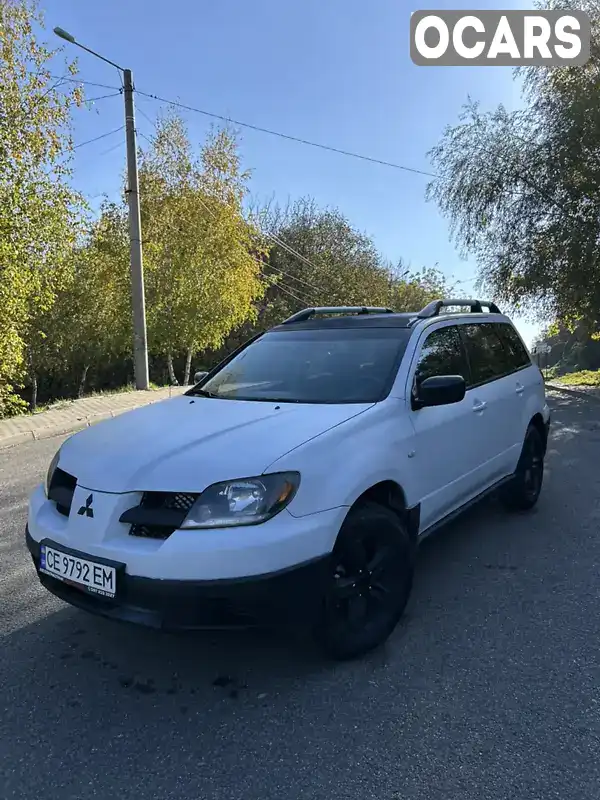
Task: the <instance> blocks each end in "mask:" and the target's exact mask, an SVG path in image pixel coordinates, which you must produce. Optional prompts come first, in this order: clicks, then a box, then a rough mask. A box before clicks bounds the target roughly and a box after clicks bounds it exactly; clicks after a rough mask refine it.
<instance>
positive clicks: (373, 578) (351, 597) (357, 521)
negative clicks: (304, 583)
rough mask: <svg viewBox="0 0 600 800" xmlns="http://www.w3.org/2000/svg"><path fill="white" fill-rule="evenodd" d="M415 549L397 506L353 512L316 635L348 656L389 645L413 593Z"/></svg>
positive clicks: (343, 533) (341, 655)
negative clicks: (395, 510) (388, 640)
mask: <svg viewBox="0 0 600 800" xmlns="http://www.w3.org/2000/svg"><path fill="white" fill-rule="evenodd" d="M413 561H414V559H413V547H412V545H411V542H410V538H409V535H408V532H407V531H406V528H405V527H404V525H403V524H402V522H401V520H400V518H399V516H398V515H397V514H395V513H394V512H393V511H392V510H391V509H389V508H386V507H385V506H380V505H379V504H377V503H365V504H364V505H362V506H360V507H357V508H356V509H353V510H352V511H350V513H349V514H348V517H347V518H346V520H345V522H344V524H343V526H342V529H341V530H340V533H339V536H338V539H337V542H336V545H335V548H334V550H333V554H332V559H331V573H330V576H329V581H328V585H327V587H326V592H325V598H324V602H323V607H322V611H321V616H320V619H319V621H318V624H317V627H316V631H315V635H316V639H317V641H318V643H319V644H320V645H321V647H322V648H323V649H324V650H325V652H327V653H328V654H329V655H330V656H332V657H333V658H336V659H339V660H342V659H349V658H354V657H356V656H360V655H363V654H364V653H367V652H368V651H370V650H372V649H374V648H375V647H377V646H379V645H381V644H383V642H385V641H386V639H387V638H388V637H389V636H390V634H391V633H392V631H393V630H394V628H395V627H396V625H397V623H398V621H399V619H400V617H401V616H402V613H403V612H404V609H405V607H406V604H407V602H408V598H409V596H410V592H411V588H412V581H413V570H414V566H413Z"/></svg>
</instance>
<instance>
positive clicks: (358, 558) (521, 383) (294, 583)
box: [27, 300, 550, 658]
mask: <svg viewBox="0 0 600 800" xmlns="http://www.w3.org/2000/svg"><path fill="white" fill-rule="evenodd" d="M465 306H466V307H467V311H466V312H454V313H449V309H450V308H453V307H456V308H459V307H465ZM484 308H485V309H487V311H485V310H484ZM549 422H550V413H549V409H548V406H547V404H546V399H545V390H544V382H543V378H542V375H541V373H540V370H539V369H538V368H537V367H536V366H535V365H534V364H533V363H532V361H531V357H530V355H529V353H528V351H527V349H526V347H525V346H524V344H523V342H522V340H521V338H520V337H519V335H518V333H517V332H516V330H515V329H514V327H513V326H512V324H511V323H510V321H509V319H508V318H507V317H505V316H503V315H502V314H501V313H500V312H499V310H498V309H497V307H496V306H495V305H494V304H493V303H482V302H480V301H476V300H448V301H436V302H434V303H431V304H430V305H428V306H427V307H426V308H424V309H423V310H422V311H421V312H420V313H414V314H397V313H394V312H392V311H390V310H389V309H382V308H379V309H377V308H311V309H306V310H305V311H301V312H299V313H298V314H295V315H294V316H293V317H291V318H290V319H288V320H287V321H286V322H284V323H283V324H281V325H279V326H277V327H275V328H273V329H272V330H270V331H267V332H266V333H263V334H260V335H258V336H256V337H254V338H253V339H252V340H251V341H250V342H248V343H246V344H245V345H243V346H242V347H241V348H240V349H238V350H237V351H236V352H235V353H233V354H232V355H231V356H230V357H229V358H228V359H226V360H225V361H224V362H223V363H221V364H219V366H217V367H216V368H215V369H213V370H212V371H211V372H209V373H208V374H207V375H206V376H204V377H203V378H202V380H201V382H200V383H198V384H197V385H196V386H194V387H193V388H191V389H190V390H189V391H188V392H186V394H185V395H180V396H178V397H175V398H173V399H170V400H166V401H164V402H161V403H156V404H153V405H150V406H146V407H144V408H141V409H137V410H135V411H130V412H128V413H126V414H123V415H121V416H119V417H117V418H115V419H111V420H108V421H106V422H102V423H100V424H99V425H95V426H94V427H91V428H88V429H86V430H84V431H81V432H79V433H76V434H75V435H74V436H72V437H71V438H70V439H68V440H67V441H66V442H65V443H64V444H63V446H62V447H61V448H60V450H59V451H58V453H57V454H56V456H55V457H54V459H53V461H52V463H51V465H50V469H49V471H48V476H47V481H46V485H45V486H40V487H38V488H37V489H36V490H35V492H34V493H33V495H32V497H31V499H30V505H29V520H28V526H27V543H28V546H29V550H30V551H31V554H32V556H33V560H34V563H35V566H36V569H37V571H38V574H39V578H40V580H41V582H42V583H43V585H44V586H45V587H46V588H47V589H49V590H50V591H51V592H53V593H54V594H55V595H57V596H58V597H60V598H62V599H64V600H66V601H67V602H69V603H72V604H73V605H75V606H78V607H80V608H83V609H86V610H88V611H91V612H94V613H97V614H102V615H104V616H106V617H111V618H114V619H119V620H127V621H130V622H137V623H141V624H146V625H150V626H154V627H162V628H170V629H173V628H180V629H181V628H207V627H224V626H231V625H233V626H248V625H255V624H265V623H267V624H273V623H283V624H295V623H303V624H308V625H309V627H310V630H311V631H313V632H314V634H315V635H316V637H317V640H318V642H319V643H320V644H321V645H322V646H323V647H324V648H325V649H326V651H328V652H329V653H330V654H331V655H333V656H334V657H337V658H349V657H352V656H356V655H358V654H361V653H364V652H366V651H368V650H369V649H371V648H373V647H375V646H376V645H378V644H380V643H382V642H383V641H385V640H386V639H387V637H388V636H389V635H390V633H391V632H392V630H393V629H394V627H395V625H396V623H397V622H398V620H399V618H400V616H401V614H402V612H403V610H404V608H405V605H406V603H407V600H408V597H409V593H410V589H411V583H412V578H413V564H414V554H415V550H416V546H417V544H418V542H419V541H420V540H421V539H422V538H423V537H424V536H425V535H426V534H427V533H429V532H430V531H431V530H433V528H434V527H437V526H438V525H440V523H442V522H444V521H445V520H447V519H448V518H449V517H450V516H454V515H456V513H457V512H458V511H460V510H462V509H464V508H465V507H466V506H467V505H469V504H471V503H472V502H473V501H475V500H477V499H478V498H480V497H482V495H484V494H487V493H489V492H490V491H492V490H500V496H501V497H502V499H503V500H504V502H505V503H506V504H507V505H508V506H509V507H511V508H514V509H528V508H531V507H532V506H533V505H534V504H535V503H536V501H537V499H538V495H539V493H540V489H541V485H542V478H543V462H544V456H545V453H546V442H547V437H548V428H549Z"/></svg>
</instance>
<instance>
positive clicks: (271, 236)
mask: <svg viewBox="0 0 600 800" xmlns="http://www.w3.org/2000/svg"><path fill="white" fill-rule="evenodd" d="M138 110H139V109H138ZM139 134H140V136H142V137H143V138H144V139H145V140H146V141H147V142H148V143H149V144H150V145H152V142H151V141H150V139H149V138H148V137H147V136H146V134H145V133H142V131H139ZM198 200H199V201H200V204H201V205H202V206H203V207H204V208H205V210H206V211H207V212H208V213H209V214H210V215H211V216H212V217H213V219H216V215H215V213H214V212H213V211H212V209H211V208H210V207H209V206H208V205H207V204H206V203H205V202H204V201H203V200H202V198H201V197H198ZM261 233H262V234H263V236H267V237H268V238H269V239H272V240H273V241H274V242H275V243H276V244H278V245H279V246H280V247H281V248H283V249H284V250H287V251H288V253H290V255H293V256H295V257H296V258H298V259H300V260H301V261H303V262H304V263H305V264H308V266H309V267H311V268H312V269H318V267H317V266H316V265H315V264H313V263H311V262H310V261H309V260H308V259H307V258H305V257H304V256H303V255H302V254H301V253H298V252H297V251H296V250H294V249H293V248H292V247H291V246H289V245H287V244H286V243H285V242H283V241H282V240H281V239H280V238H279V237H278V236H275V234H273V233H269V232H267V231H261ZM265 266H268V267H269V268H270V269H272V270H273V271H274V272H275V273H277V274H279V275H285V276H287V277H288V278H291V280H294V281H298V283H303V284H304V285H305V286H308V287H309V289H312V290H313V291H315V292H323V290H322V289H319V287H318V286H315V285H314V284H312V283H309V282H308V281H305V280H304V279H302V278H298V277H297V276H296V275H292V274H291V273H290V272H286V271H285V270H283V269H281V268H280V267H274V266H273V265H272V264H266V265H265ZM298 291H299V290H298Z"/></svg>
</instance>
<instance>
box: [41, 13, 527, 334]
mask: <svg viewBox="0 0 600 800" xmlns="http://www.w3.org/2000/svg"><path fill="white" fill-rule="evenodd" d="M474 5H475V7H477V8H480V9H483V8H494V7H495V6H496V5H497V4H496V3H493V2H492V3H490V2H487V3H486V2H482V1H481V0H479V2H478V3H477V4H473V3H469V2H464V1H463V0H452V2H443V0H433V2H431V0H420V3H419V4H418V5H415V6H413V5H409V4H408V3H406V2H405V0H373V2H371V3H368V2H365V0H343V2H342V0H328V1H326V0H302V2H300V0H286V2H282V0H252V2H251V3H250V2H247V0H219V2H218V3H216V2H209V1H208V0H170V2H168V3H165V2H164V1H163V2H158V0H127V2H123V0H121V1H120V2H119V3H117V0H104V2H103V3H102V4H100V3H88V2H82V0H42V8H43V10H44V13H45V18H46V26H47V28H48V34H47V35H48V37H49V39H50V40H52V41H53V44H57V45H60V40H58V39H56V37H54V36H53V35H52V33H51V30H52V28H53V27H55V26H60V27H62V28H64V29H66V30H67V31H69V33H71V34H72V35H73V36H75V37H76V39H77V40H78V41H80V42H81V43H82V44H85V45H86V46H87V47H89V48H91V49H93V50H95V51H97V52H99V53H101V54H102V55H104V56H105V57H106V58H109V59H110V60H112V61H115V62H116V63H118V64H120V65H121V66H123V67H127V68H130V69H131V70H132V71H133V76H134V82H135V85H136V88H137V89H139V90H141V91H144V92H148V93H150V94H155V95H158V96H161V97H165V98H168V99H172V100H177V101H180V102H182V103H185V104H186V105H190V106H193V107H195V108H199V109H203V110H205V111H209V112H213V113H215V114H220V115H223V116H225V117H228V118H231V119H234V120H239V121H242V122H246V123H250V124H253V125H258V126H260V127H263V128H270V129H272V130H275V131H279V132H281V133H285V134H289V135H292V136H296V137H299V138H303V139H308V140H311V141H314V142H319V143H323V144H326V145H330V146H333V147H336V148H339V149H343V150H350V151H353V152H356V153H361V154H364V155H367V156H370V157H372V158H376V159H381V160H384V161H389V162H394V163H396V164H400V165H405V166H407V167H411V168H414V169H421V170H425V171H431V170H432V167H431V165H430V163H429V161H428V158H427V152H428V150H429V149H430V148H431V147H433V146H434V145H435V144H436V143H437V142H438V141H439V139H440V137H441V135H442V133H443V131H444V128H445V127H446V125H453V124H456V123H457V121H458V116H459V114H460V111H461V107H462V106H463V104H464V103H465V102H466V101H467V99H468V98H469V97H471V99H473V100H477V101H479V102H480V104H481V107H482V109H483V110H492V109H494V108H495V107H496V106H498V105H499V104H503V105H504V106H505V107H506V108H508V109H509V110H510V109H514V108H518V107H519V105H520V103H521V95H520V87H519V84H518V83H516V82H515V81H514V80H513V74H512V70H511V69H510V68H508V67H453V68H449V67H417V66H415V65H414V64H413V63H412V61H411V60H410V55H409V22H410V14H411V11H416V10H420V9H435V8H438V9H439V8H454V9H462V8H465V9H472V8H473V7H474ZM532 5H533V3H524V2H517V1H516V0H503V3H502V6H503V8H506V9H508V8H526V7H531V6H532ZM65 55H68V56H69V57H74V56H76V57H77V58H78V66H79V74H80V77H81V78H82V79H83V80H86V81H90V82H97V83H101V84H106V85H108V86H116V87H118V86H120V79H119V75H118V73H117V71H116V70H115V69H114V68H112V67H110V66H109V65H107V64H105V63H103V62H102V61H99V60H98V59H95V58H94V57H93V56H91V55H88V54H87V53H85V52H82V51H80V50H78V48H74V47H73V46H72V45H65ZM110 93H111V90H110V89H104V88H100V87H97V88H95V87H90V86H89V87H87V88H86V95H87V97H88V98H94V97H100V96H102V95H105V94H110ZM136 104H137V108H136V111H137V128H138V131H139V133H140V136H141V137H142V138H141V144H142V145H143V144H144V140H143V136H144V135H146V136H149V135H150V134H151V132H152V120H153V119H154V117H155V116H156V114H157V112H159V111H160V108H161V105H160V103H157V102H155V101H153V100H148V99H144V98H142V97H141V96H139V95H137V96H136ZM183 116H184V118H185V120H186V122H187V125H188V129H189V132H190V137H191V139H192V141H194V142H196V143H198V144H201V143H202V141H203V140H204V138H205V137H206V134H207V132H208V131H209V129H210V126H211V125H212V124H214V121H213V120H211V119H210V118H208V117H206V116H203V115H201V114H199V113H192V112H184V113H183ZM122 124H123V101H122V97H121V96H116V97H108V98H104V99H98V100H97V101H95V102H94V103H93V104H91V106H90V107H89V109H85V110H79V111H77V112H76V113H75V121H74V141H75V144H76V145H77V144H81V143H83V142H86V141H87V140H89V139H92V138H94V137H96V136H100V135H102V134H104V133H108V132H110V131H112V130H114V129H115V128H119V127H120V126H121V125H122ZM240 134H241V154H242V159H243V163H244V166H245V167H247V168H249V169H251V170H252V177H251V181H250V188H251V192H252V194H253V196H255V197H256V198H257V199H259V200H268V199H275V200H276V201H278V202H280V203H282V204H285V203H287V201H288V200H294V199H296V198H300V197H307V196H310V197H313V198H314V199H315V200H316V201H317V203H318V204H319V205H320V206H335V207H337V208H339V209H340V211H341V212H342V213H343V214H344V215H345V216H346V217H347V218H348V219H349V220H350V222H351V223H352V224H353V225H354V226H355V227H356V228H358V229H359V230H361V231H364V232H365V233H368V234H369V235H370V236H372V237H373V239H374V241H375V243H376V245H377V247H378V248H379V250H380V251H381V252H382V253H383V254H384V255H385V256H386V257H387V258H389V259H390V260H392V261H397V260H398V259H400V258H402V259H403V260H405V261H406V262H408V263H409V264H410V265H411V266H412V267H413V268H415V269H419V268H421V267H432V266H435V265H437V266H438V268H439V269H441V270H442V271H443V272H444V274H445V275H447V276H448V277H449V278H451V280H452V281H453V282H454V281H461V282H462V283H461V284H460V293H461V294H463V295H464V294H470V293H471V290H472V282H473V280H474V279H475V277H476V275H477V264H476V263H475V261H474V260H473V259H467V260H462V259H461V258H460V256H459V253H458V252H457V249H456V247H455V246H454V244H453V243H452V242H451V241H450V239H449V231H448V224H447V221H446V220H445V219H444V218H443V217H442V216H441V215H440V214H439V213H438V211H437V208H436V206H435V204H433V203H428V202H426V200H425V189H426V186H427V181H428V179H427V178H426V177H424V176H422V175H417V174H413V173H410V172H405V171H402V170H398V169H393V168H390V167H386V166H382V165H377V164H373V163H369V162H365V161H361V160H359V159H354V158H349V157H347V156H343V155H339V154H335V153H331V152H326V151H323V150H319V149H316V148H313V147H308V146H306V145H302V144H299V143H296V142H291V141H287V140H284V139H280V138H277V137H275V136H270V135H268V134H265V133H260V132H257V131H252V130H248V129H240ZM124 157H125V143H124V133H123V131H120V132H117V133H114V134H111V135H109V136H106V137H104V138H102V139H99V140H98V141H96V142H92V143H89V144H85V145H83V146H81V147H77V149H76V159H75V165H74V166H75V177H74V182H75V185H76V186H77V188H79V189H81V190H82V191H83V192H84V193H85V194H86V195H87V196H88V197H90V198H94V202H95V203H98V202H99V198H100V197H101V195H103V194H104V193H107V194H108V195H109V196H111V197H115V196H116V195H117V193H118V192H119V189H120V185H121V178H122V173H123V168H124ZM457 292H458V289H457ZM485 299H493V298H485ZM515 321H516V322H517V326H518V328H519V330H520V332H521V333H522V335H523V336H524V337H525V339H526V341H527V344H531V342H532V339H533V337H534V335H535V334H536V333H537V331H538V326H537V325H532V324H530V323H529V322H527V321H525V320H515Z"/></svg>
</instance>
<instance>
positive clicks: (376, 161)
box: [136, 89, 439, 178]
mask: <svg viewBox="0 0 600 800" xmlns="http://www.w3.org/2000/svg"><path fill="white" fill-rule="evenodd" d="M136 93H137V94H139V95H141V96H142V97H148V98H149V99H150V100H157V101H158V102H159V103H166V104H167V105H170V106H173V107H175V108H181V109H183V110H185V111H193V112H194V113H196V114H202V115H203V116H205V117H211V118H212V119H218V120H221V122H227V123H232V124H234V125H239V126H240V127H241V128H249V129H250V130H253V131H258V132H259V133H268V134H269V135H270V136H278V137H279V138H280V139H288V140H289V141H291V142H298V143H299V144H305V145H308V146H309V147H317V148H319V149H320V150H328V151H329V152H331V153H338V154H339V155H342V156H350V157H351V158H358V159H360V160H361V161H369V162H371V163H372V164H381V165H382V166H384V167H392V169H399V170H402V171H404V172H412V173H414V174H416V175H425V176H426V177H428V178H438V177H439V176H438V175H434V173H433V172H426V171H425V170H422V169H415V168H414V167H406V166H404V165H403V164H395V163H394V162H393V161H383V160H382V159H379V158H372V157H371V156H365V155H363V154H361V153H353V152H351V151H350V150H342V149H341V148H339V147H332V146H331V145H326V144H321V143H319V142H311V141H309V140H308V139H302V138H301V137H299V136H291V135H290V134H287V133H280V132H279V131H274V130H271V129H270V128H262V127H260V126H259V125H252V124H250V123H249V122H240V121H239V120H236V119H231V117H224V116H222V115H221V114H213V113H212V112H210V111H204V110H203V109H201V108H194V107H193V106H188V105H186V104H185V103H179V102H178V101H176V100H168V99H167V98H164V97H159V96H158V95H155V94H149V93H148V92H141V91H140V90H139V89H136Z"/></svg>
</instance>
